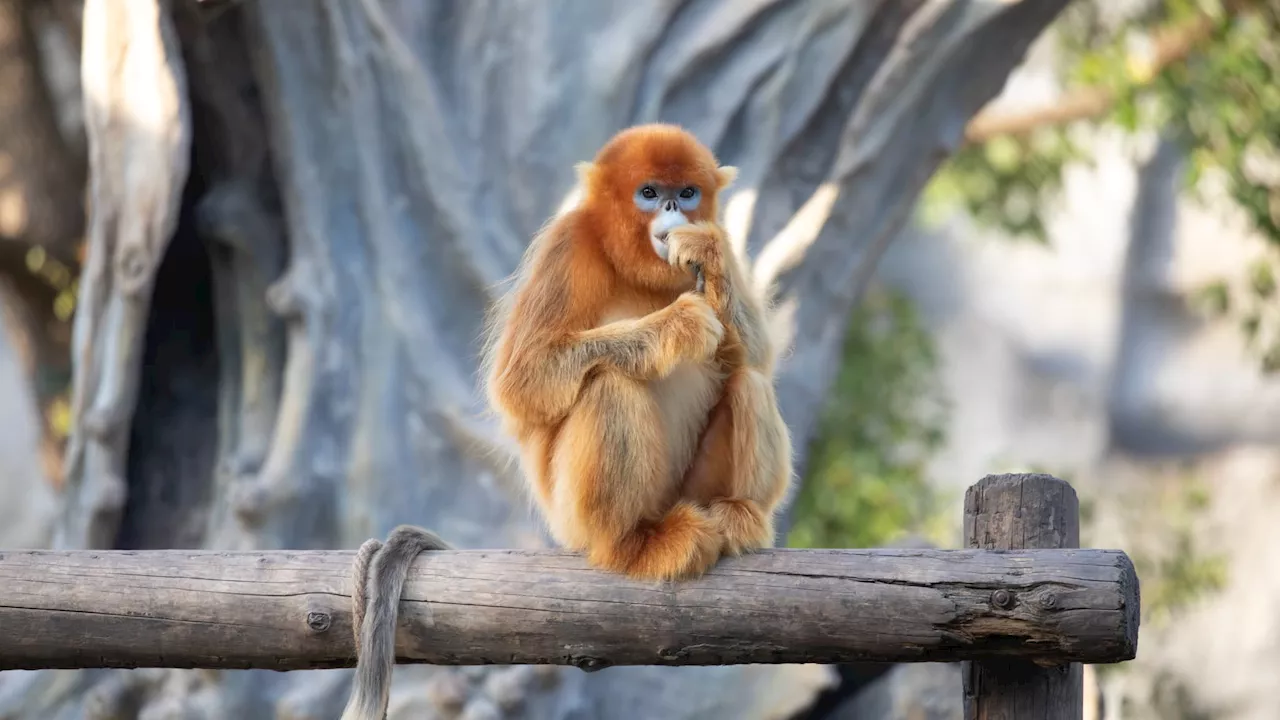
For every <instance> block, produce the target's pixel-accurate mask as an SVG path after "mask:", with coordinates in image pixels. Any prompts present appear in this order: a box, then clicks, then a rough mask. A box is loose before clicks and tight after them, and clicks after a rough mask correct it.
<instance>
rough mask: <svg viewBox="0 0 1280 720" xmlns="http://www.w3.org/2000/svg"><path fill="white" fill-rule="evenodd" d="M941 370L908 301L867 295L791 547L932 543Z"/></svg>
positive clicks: (813, 454) (815, 450)
mask: <svg viewBox="0 0 1280 720" xmlns="http://www.w3.org/2000/svg"><path fill="white" fill-rule="evenodd" d="M936 365H937V358H936V354H935V350H934V347H933V342H932V338H931V337H930V335H929V333H928V330H927V329H926V328H925V327H923V326H922V324H921V322H920V320H919V318H918V317H917V315H916V313H915V310H914V307H913V306H912V304H911V301H910V300H909V299H907V298H906V297H904V296H902V295H900V294H897V293H893V292H889V291H885V290H873V291H871V292H869V293H868V294H867V296H866V298H865V300H864V301H863V302H862V304H861V305H860V306H859V307H858V309H857V310H856V311H855V312H854V315H853V317H852V318H851V320H850V327H849V331H848V335H847V337H846V340H845V346H844V359H843V364H842V366H841V369H840V373H839V375H838V377H837V379H836V383H835V386H834V387H833V389H832V396H831V399H830V400H829V401H828V403H827V407H826V411H825V414H824V417H823V419H822V424H821V426H820V428H819V434H818V439H817V440H816V442H815V443H814V445H813V447H812V448H811V450H810V464H809V471H808V477H806V478H805V482H804V484H803V488H802V490H801V493H800V495H799V497H798V498H797V499H796V511H795V521H794V524H793V525H792V528H791V531H790V533H789V542H790V544H791V545H792V546H795V547H878V546H883V545H885V544H886V543H888V542H891V541H892V540H894V539H896V538H898V537H899V536H901V535H903V534H904V533H919V534H921V535H924V536H926V537H929V536H930V534H931V530H932V528H934V526H935V525H934V522H935V520H936V519H937V518H936V512H935V508H936V506H937V504H938V498H937V496H936V495H935V494H934V493H933V492H932V491H931V488H930V486H929V482H928V479H927V477H926V474H925V463H926V462H927V461H928V459H929V456H930V454H931V453H932V452H934V451H935V450H937V449H938V448H939V447H940V446H941V445H942V442H943V428H944V422H945V411H946V407H945V403H943V402H942V401H941V400H939V398H940V389H939V388H938V386H937V384H936V374H935V368H936Z"/></svg>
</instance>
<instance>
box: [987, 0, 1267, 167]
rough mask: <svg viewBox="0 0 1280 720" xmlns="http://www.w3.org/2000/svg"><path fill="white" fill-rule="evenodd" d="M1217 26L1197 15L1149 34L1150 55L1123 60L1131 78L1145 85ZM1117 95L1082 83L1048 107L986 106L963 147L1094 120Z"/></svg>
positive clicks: (1236, 5)
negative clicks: (996, 107) (1023, 108)
mask: <svg viewBox="0 0 1280 720" xmlns="http://www.w3.org/2000/svg"><path fill="white" fill-rule="evenodd" d="M1253 4H1254V3H1252V2H1233V3H1227V4H1226V10H1227V12H1228V13H1229V14H1236V13H1239V12H1241V11H1243V10H1244V9H1246V8H1247V7H1249V6H1251V5H1253ZM1217 24H1218V20H1216V19H1215V18H1213V17H1210V16H1209V15H1207V14H1200V15H1197V16H1196V17H1194V18H1192V19H1190V20H1184V21H1182V22H1180V23H1177V24H1174V25H1171V26H1168V27H1163V28H1158V29H1156V30H1155V31H1154V32H1153V33H1152V35H1153V38H1152V47H1151V51H1150V53H1144V54H1142V55H1137V54H1135V55H1131V56H1130V57H1129V58H1128V60H1127V62H1126V63H1125V65H1126V68H1127V70H1128V74H1129V78H1130V80H1131V81H1133V82H1136V83H1139V84H1144V85H1145V84H1147V83H1149V82H1151V81H1152V80H1153V79H1154V78H1155V77H1156V76H1157V75H1159V74H1160V73H1161V72H1163V71H1164V70H1165V69H1166V68H1168V67H1169V66H1171V65H1173V64H1175V63H1178V62H1181V61H1183V60H1185V59H1187V58H1188V57H1190V55H1191V53H1192V52H1193V51H1195V50H1196V49H1197V48H1199V47H1200V45H1201V43H1203V42H1204V41H1205V40H1206V39H1208V37H1209V36H1210V35H1211V34H1212V33H1213V30H1214V28H1215V27H1216V26H1217ZM1117 99H1118V98H1117V97H1116V94H1115V91H1114V90H1112V89H1110V88H1103V87H1085V88H1079V89H1077V90H1073V91H1071V92H1068V93H1067V94H1066V95H1064V96H1063V97H1061V98H1060V99H1058V101H1057V102H1054V103H1053V104H1051V105H1046V106H1042V107H1037V108H1032V109H1030V110H1018V111H1012V112H1010V111H1001V110H996V109H987V110H984V111H982V112H980V113H978V115H977V117H975V118H974V119H973V120H972V121H970V122H969V124H968V126H967V127H966V128H965V133H964V141H965V144H966V145H976V144H981V143H984V142H988V141H989V140H991V139H992V138H995V137H1001V136H1007V135H1025V134H1027V133H1030V132H1033V131H1034V130H1036V129H1038V128H1042V127H1047V126H1054V125H1065V124H1067V123H1070V122H1075V121H1077V120H1088V119H1092V118H1098V117H1101V116H1102V115H1105V114H1106V113H1107V112H1108V111H1110V110H1111V108H1112V107H1114V106H1115V104H1116V101H1117Z"/></svg>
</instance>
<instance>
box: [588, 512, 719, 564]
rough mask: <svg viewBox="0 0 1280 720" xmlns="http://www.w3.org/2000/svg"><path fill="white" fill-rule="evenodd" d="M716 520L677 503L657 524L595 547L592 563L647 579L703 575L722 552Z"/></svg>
mask: <svg viewBox="0 0 1280 720" xmlns="http://www.w3.org/2000/svg"><path fill="white" fill-rule="evenodd" d="M720 544H721V540H720V536H719V534H718V533H717V532H716V528H715V522H714V521H713V520H712V519H711V517H710V516H708V515H707V513H706V512H704V511H703V510H701V509H700V508H698V507H697V506H695V505H692V504H690V503H687V502H680V503H677V504H676V505H675V506H674V507H672V508H671V510H670V511H668V512H667V515H666V516H665V517H664V518H662V520H661V521H660V522H658V523H657V524H656V525H653V526H651V527H647V528H638V529H636V530H634V531H632V532H630V533H628V534H627V535H626V536H625V537H623V538H621V539H620V540H618V541H616V542H614V543H612V544H610V545H609V546H607V547H600V548H594V549H593V550H592V551H591V553H590V554H589V555H588V559H589V560H590V562H591V564H593V565H597V566H599V567H603V568H605V569H608V570H613V571H615V572H622V573H625V574H627V575H629V576H631V577H634V578H638V579H644V580H685V579H690V578H695V577H698V576H699V575H702V574H703V573H705V572H706V571H707V570H709V569H710V568H711V566H713V565H715V563H716V561H717V560H718V559H719V555H720Z"/></svg>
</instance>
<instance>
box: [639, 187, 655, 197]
mask: <svg viewBox="0 0 1280 720" xmlns="http://www.w3.org/2000/svg"><path fill="white" fill-rule="evenodd" d="M640 197H642V198H644V199H645V200H652V199H654V198H656V197H658V191H657V190H654V189H653V187H652V186H650V185H645V186H644V187H642V188H640Z"/></svg>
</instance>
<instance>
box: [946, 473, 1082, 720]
mask: <svg viewBox="0 0 1280 720" xmlns="http://www.w3.org/2000/svg"><path fill="white" fill-rule="evenodd" d="M964 536H965V537H964V539H965V544H966V546H967V547H969V548H974V549H982V550H1020V549H1041V548H1044V549H1049V548H1078V547H1080V502H1079V500H1078V499H1077V497H1076V492H1075V490H1074V489H1073V488H1072V487H1071V486H1070V485H1069V484H1067V483H1066V482H1065V481H1063V480H1059V479H1058V478H1056V477H1053V476H1052V475H1040V474H1026V475H1024V474H1010V475H988V476H987V477H984V478H982V480H980V481H978V483H977V484H975V485H974V486H973V487H970V488H969V491H968V492H967V493H966V494H965V500H964ZM1061 602H1062V600H1061V599H1059V598H1057V597H1055V595H1054V594H1049V595H1046V596H1043V597H1030V596H1026V595H1019V594H1018V593H1011V592H1008V591H1004V590H997V591H995V592H993V593H992V597H991V605H992V607H993V608H995V609H1002V610H1005V611H1007V612H1009V613H1010V614H1011V615H1013V614H1015V613H1017V612H1018V609H1019V605H1020V604H1026V603H1037V604H1039V605H1040V606H1041V608H1053V607H1054V606H1055V605H1057V604H1059V603H1061ZM1082 670H1083V667H1082V666H1081V664H1080V663H1078V662H1073V663H1068V664H1065V665H1058V666H1050V667H1041V666H1039V665H1036V664H1034V663H1032V662H1029V661H1020V660H1018V659H1016V658H998V659H992V660H982V661H967V662H965V663H964V664H963V665H962V671H963V672H962V674H963V677H964V706H965V707H964V710H965V718H966V720H997V719H999V720H1022V718H1027V719H1028V720H1031V719H1032V718H1034V719H1035V720H1081V718H1082V715H1083V712H1084V683H1083V673H1082Z"/></svg>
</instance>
